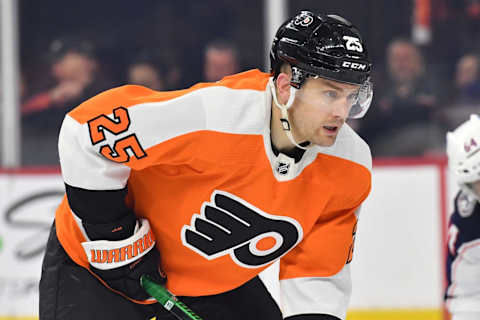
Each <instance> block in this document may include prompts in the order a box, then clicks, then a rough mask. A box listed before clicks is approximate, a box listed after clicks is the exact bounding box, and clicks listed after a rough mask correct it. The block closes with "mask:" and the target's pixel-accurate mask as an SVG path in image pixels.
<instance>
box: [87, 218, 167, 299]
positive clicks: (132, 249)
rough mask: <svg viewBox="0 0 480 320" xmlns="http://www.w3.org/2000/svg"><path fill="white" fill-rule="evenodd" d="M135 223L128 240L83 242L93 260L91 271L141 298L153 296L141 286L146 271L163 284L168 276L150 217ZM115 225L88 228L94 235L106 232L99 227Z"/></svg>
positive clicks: (122, 291) (124, 291) (125, 293)
mask: <svg viewBox="0 0 480 320" xmlns="http://www.w3.org/2000/svg"><path fill="white" fill-rule="evenodd" d="M135 223H136V224H135V227H134V232H133V235H131V236H130V237H128V238H126V239H123V240H114V241H112V240H93V241H86V242H82V246H83V249H84V250H85V253H86V254H87V257H88V260H89V262H90V269H91V271H93V272H94V273H95V274H97V275H98V276H99V277H100V278H101V279H102V280H103V281H105V282H106V283H107V285H108V286H110V287H111V288H112V289H114V290H116V291H119V292H121V293H123V294H124V295H126V296H127V297H128V298H131V299H133V300H138V301H141V300H145V299H148V298H149V295H148V294H147V293H146V292H145V291H144V290H143V288H142V287H141V286H140V277H141V276H142V275H143V274H148V275H150V277H152V278H153V279H155V281H157V282H160V283H165V282H166V277H165V276H164V275H163V274H162V273H161V272H160V271H159V263H160V254H159V252H158V250H157V249H156V248H155V237H154V235H153V232H152V230H151V229H150V224H149V222H148V220H147V219H141V220H140V221H137V220H136V219H135ZM116 225H119V226H120V227H118V228H119V229H124V228H123V227H121V225H122V223H120V224H119V223H118V222H117V224H116ZM112 227H113V225H111V224H110V226H109V225H107V224H106V225H97V226H95V225H94V226H91V225H90V226H88V228H85V229H86V230H87V234H88V235H89V236H90V235H91V234H98V233H102V232H98V229H105V228H107V229H108V228H110V229H111V228H112ZM96 229H97V230H96ZM127 229H128V228H127ZM88 230H89V231H90V232H89V231H88ZM114 230H115V229H114ZM114 230H113V231H114ZM100 231H101V230H100ZM121 231H122V230H119V232H121ZM89 240H90V239H89Z"/></svg>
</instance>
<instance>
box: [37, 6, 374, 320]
mask: <svg viewBox="0 0 480 320" xmlns="http://www.w3.org/2000/svg"><path fill="white" fill-rule="evenodd" d="M270 58H271V74H266V73H262V72H260V71H258V70H251V71H247V72H243V73H240V74H236V75H233V76H229V77H226V78H224V79H223V80H221V81H219V82H215V83H201V84H198V85H195V86H193V87H191V88H189V89H186V90H180V91H173V92H157V91H153V90H150V89H147V88H145V87H140V86H123V87H119V88H115V89H112V90H109V91H106V92H103V93H101V94H99V95H97V96H95V97H93V98H92V99H90V100H87V101H86V102H84V103H82V104H81V105H80V106H78V107H77V108H76V109H74V110H73V111H72V112H70V113H69V114H68V115H67V116H66V117H65V120H64V122H63V125H62V130H61V133H60V137H59V153H60V162H61V167H62V176H63V179H64V181H65V186H66V196H65V198H64V200H63V202H62V204H61V205H60V207H59V208H58V210H57V212H56V216H55V225H54V227H53V228H52V233H51V237H50V239H49V243H48V247H47V252H46V255H45V259H44V263H43V269H42V279H41V283H40V319H41V320H53V319H69V320H77V319H94V320H96V319H99V320H100V319H101V320H110V319H111V320H117V319H151V318H153V317H156V319H157V320H163V319H174V318H173V316H172V315H171V314H169V313H168V312H167V311H165V310H164V309H162V307H161V306H159V304H158V303H155V301H154V300H153V299H151V298H150V297H149V296H148V295H147V294H146V292H145V291H143V289H142V288H141V286H140V283H139V278H140V276H141V275H143V274H148V275H151V276H152V277H153V278H156V279H157V281H162V280H163V282H165V286H166V287H167V288H168V289H169V290H170V291H171V292H172V293H173V294H175V295H177V296H179V297H180V299H181V300H182V301H183V302H184V303H185V304H186V305H188V306H189V307H190V308H191V309H192V310H193V311H195V312H196V313H197V314H198V315H199V316H201V317H202V318H203V319H206V320H216V319H222V320H225V319H229V320H237V319H238V320H246V319H249V320H255V319H258V320H260V319H261V320H279V319H289V320H307V319H308V320H335V319H344V318H345V314H346V310H347V306H348V301H349V297H350V292H351V280H350V264H349V263H350V261H351V259H352V253H353V244H354V238H355V232H356V225H357V216H358V213H359V208H360V205H361V204H362V202H363V201H364V200H365V198H366V197H367V195H368V194H369V192H370V189H371V172H370V170H371V155H370V150H369V148H368V146H367V144H366V143H365V142H364V141H363V140H362V139H361V138H360V137H359V136H358V135H357V134H356V133H355V132H354V131H353V130H352V129H351V128H350V127H349V126H348V125H347V124H345V121H346V120H347V118H349V117H353V118H358V117H361V116H363V115H364V114H365V112H366V111H367V109H368V107H369V105H370V102H371V99H372V87H371V83H370V81H369V76H370V70H371V64H370V61H369V58H368V55H367V50H366V48H365V44H364V42H363V40H362V38H361V36H360V34H359V32H358V31H357V29H356V28H355V27H354V26H353V25H352V24H351V23H350V22H348V21H347V20H345V19H343V18H341V17H339V16H335V15H323V14H314V13H312V12H309V11H302V12H300V13H299V14H297V15H296V16H294V17H293V18H291V19H289V20H288V21H286V22H285V23H284V24H283V25H282V26H281V27H280V28H279V30H278V32H277V34H276V37H275V39H274V41H273V44H272V50H271V57H270ZM160 257H161V259H160ZM279 259H280V275H279V277H280V279H279V280H280V286H281V296H282V305H281V307H279V306H277V304H276V302H275V301H274V300H273V299H272V297H271V296H270V295H269V293H268V291H267V290H266V288H265V286H264V285H263V283H262V282H261V281H260V279H259V277H258V274H259V273H260V272H261V271H262V270H264V269H265V268H267V267H268V266H269V265H271V264H272V263H273V262H275V261H277V260H279ZM159 267H161V270H162V271H161V272H160V271H159ZM163 274H165V275H166V278H163Z"/></svg>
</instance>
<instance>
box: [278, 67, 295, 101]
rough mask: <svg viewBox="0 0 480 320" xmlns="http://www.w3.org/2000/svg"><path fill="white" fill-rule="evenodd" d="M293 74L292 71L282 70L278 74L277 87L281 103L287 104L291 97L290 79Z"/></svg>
mask: <svg viewBox="0 0 480 320" xmlns="http://www.w3.org/2000/svg"><path fill="white" fill-rule="evenodd" d="M291 78H292V74H291V73H290V72H280V74H279V75H278V76H277V80H276V82H275V83H276V87H277V97H278V100H279V102H280V103H281V104H285V103H287V101H288V98H290V80H291Z"/></svg>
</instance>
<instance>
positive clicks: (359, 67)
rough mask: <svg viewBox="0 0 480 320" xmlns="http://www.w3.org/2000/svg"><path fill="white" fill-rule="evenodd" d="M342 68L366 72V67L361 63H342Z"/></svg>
mask: <svg viewBox="0 0 480 320" xmlns="http://www.w3.org/2000/svg"><path fill="white" fill-rule="evenodd" d="M342 67H344V68H350V69H353V70H366V69H367V65H366V64H363V63H357V62H350V61H343V63H342Z"/></svg>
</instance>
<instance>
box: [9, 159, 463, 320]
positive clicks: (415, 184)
mask: <svg viewBox="0 0 480 320" xmlns="http://www.w3.org/2000/svg"><path fill="white" fill-rule="evenodd" d="M455 191H456V187H455V186H453V185H451V182H450V179H448V174H447V171H446V167H445V161H425V160H414V161H400V162H398V161H396V162H395V161H387V162H385V161H383V162H382V161H376V163H375V166H374V170H373V189H372V194H371V196H370V197H369V198H368V199H367V201H366V202H365V204H364V206H363V207H362V211H361V213H360V220H359V223H358V230H357V234H356V237H357V241H356V245H355V250H354V255H353V261H352V279H353V293H352V298H351V303H350V312H349V314H348V316H347V319H348V320H364V319H369V320H375V319H382V320H391V319H400V318H401V319H410V320H416V319H422V320H441V319H442V308H443V303H442V293H443V287H444V285H445V283H444V281H445V276H444V272H443V268H444V265H443V263H444V262H443V259H444V256H443V254H444V248H443V245H442V243H443V242H444V241H445V239H444V232H445V220H446V216H447V214H448V212H450V208H451V201H450V199H451V197H452V195H453V194H454V193H455ZM63 192H64V187H63V182H62V178H61V176H60V174H59V171H58V169H55V170H49V171H47V172H43V171H40V172H39V171H37V172H34V171H21V172H17V173H15V174H7V173H5V172H2V171H1V170H0V262H1V263H0V271H1V272H0V320H20V319H21V320H26V319H28V320H30V319H36V317H38V303H39V301H38V283H39V280H40V272H41V263H42V257H43V253H44V248H45V244H46V241H47V237H48V230H49V227H50V226H51V224H52V222H53V217H54V212H55V209H56V206H57V205H58V204H59V202H60V199H61V197H62V195H63ZM276 272H277V273H278V265H277V264H275V265H274V266H273V267H272V268H269V269H267V270H266V271H264V273H263V274H262V277H263V279H264V281H265V282H266V285H267V287H268V289H269V290H270V291H271V293H272V295H273V297H274V298H275V299H277V301H279V286H278V281H275V274H276ZM386 284H388V285H386ZM386 310H390V311H388V312H387V311H386Z"/></svg>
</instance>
